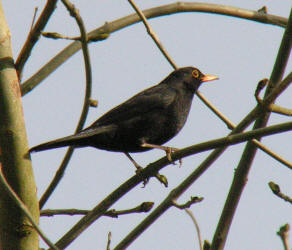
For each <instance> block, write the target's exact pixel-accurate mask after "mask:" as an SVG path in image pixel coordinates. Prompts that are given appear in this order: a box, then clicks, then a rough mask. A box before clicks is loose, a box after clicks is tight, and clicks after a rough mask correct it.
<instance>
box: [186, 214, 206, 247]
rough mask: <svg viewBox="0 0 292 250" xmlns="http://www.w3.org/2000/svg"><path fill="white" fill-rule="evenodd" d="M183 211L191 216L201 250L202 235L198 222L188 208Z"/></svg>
mask: <svg viewBox="0 0 292 250" xmlns="http://www.w3.org/2000/svg"><path fill="white" fill-rule="evenodd" d="M185 211H186V213H187V214H188V215H189V216H190V217H191V219H192V221H193V223H194V225H195V227H196V232H197V236H198V240H199V246H200V250H203V241H202V236H201V231H200V227H199V224H198V222H197V220H196V218H195V216H194V214H193V213H192V211H191V210H190V209H188V208H186V209H185Z"/></svg>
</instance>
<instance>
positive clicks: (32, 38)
mask: <svg viewBox="0 0 292 250" xmlns="http://www.w3.org/2000/svg"><path fill="white" fill-rule="evenodd" d="M56 3H57V0H48V1H47V4H46V6H45V8H44V10H43V11H42V13H41V15H40V17H39V18H38V20H37V22H36V24H35V25H34V27H33V29H32V30H31V31H30V32H29V34H28V37H27V39H26V42H25V43H24V45H23V47H22V49H21V51H20V53H19V55H18V58H17V59H16V62H15V68H16V70H17V71H18V75H19V76H20V75H21V72H22V71H23V67H24V65H25V63H26V62H27V60H28V58H29V56H30V53H31V51H32V50H33V48H34V46H35V45H36V43H37V42H38V40H39V38H40V35H41V32H42V30H43V29H44V28H45V27H46V25H47V23H48V21H49V19H50V17H51V15H52V14H53V12H54V10H55V8H56Z"/></svg>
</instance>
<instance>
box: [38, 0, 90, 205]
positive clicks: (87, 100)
mask: <svg viewBox="0 0 292 250" xmlns="http://www.w3.org/2000/svg"><path fill="white" fill-rule="evenodd" d="M62 2H63V3H64V5H65V6H66V7H67V9H68V11H69V12H70V14H71V15H72V16H73V17H74V18H75V20H76V22H77V24H78V27H79V29H80V33H81V47H82V52H83V58H84V64H85V75H86V89H85V96H84V102H83V108H82V112H81V115H80V118H79V122H78V125H77V127H76V130H75V133H78V132H79V131H80V130H81V129H82V127H83V126H84V123H85V120H86V118H87V114H88V111H89V107H90V96H91V88H92V73H91V65H90V57H89V52H88V45H87V33H86V30H85V26H84V23H83V21H82V18H81V17H80V15H79V13H78V11H77V10H76V9H75V7H74V6H73V5H72V4H71V3H70V2H69V1H66V0H62ZM73 152H74V148H73V147H69V149H68V150H67V152H66V154H65V156H64V159H63V161H62V163H61V165H60V167H59V168H58V171H57V173H56V174H55V176H54V178H53V180H52V182H51V183H50V185H49V187H48V188H47V189H46V191H45V193H44V194H43V195H42V197H41V199H40V202H39V205H40V208H42V207H43V206H44V204H45V203H46V201H47V200H48V199H49V197H50V195H51V194H52V193H53V191H54V190H55V188H56V187H57V185H58V184H59V182H60V181H61V179H62V177H63V175H64V172H65V170H66V168H67V166H68V163H69V161H70V159H71V156H72V154H73Z"/></svg>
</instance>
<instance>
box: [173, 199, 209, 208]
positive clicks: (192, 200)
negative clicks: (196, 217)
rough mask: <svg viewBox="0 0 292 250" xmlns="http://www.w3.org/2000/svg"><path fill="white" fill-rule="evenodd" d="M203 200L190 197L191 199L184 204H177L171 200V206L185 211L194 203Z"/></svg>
mask: <svg viewBox="0 0 292 250" xmlns="http://www.w3.org/2000/svg"><path fill="white" fill-rule="evenodd" d="M203 199H204V198H203V197H197V196H192V197H191V199H190V200H188V201H187V202H186V203H184V204H178V203H177V202H176V201H175V200H173V201H172V205H173V206H174V207H176V208H178V209H186V208H190V207H191V206H192V205H193V204H195V203H199V202H201V201H202V200H203Z"/></svg>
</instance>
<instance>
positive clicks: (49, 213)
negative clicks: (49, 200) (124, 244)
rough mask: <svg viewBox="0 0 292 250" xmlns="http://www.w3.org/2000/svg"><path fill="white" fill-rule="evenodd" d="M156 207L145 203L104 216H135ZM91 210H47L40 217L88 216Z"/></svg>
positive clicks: (111, 211)
mask: <svg viewBox="0 0 292 250" xmlns="http://www.w3.org/2000/svg"><path fill="white" fill-rule="evenodd" d="M153 205H154V202H150V201H149V202H143V203H141V204H140V205H139V206H137V207H134V208H129V209H124V210H115V209H111V210H108V211H106V212H105V213H104V214H103V215H104V216H108V217H112V218H118V216H119V215H126V214H133V213H147V212H149V211H150V210H151V209H152V207H153ZM89 212H90V210H83V209H45V210H41V211H40V216H55V215H86V214H88V213H89Z"/></svg>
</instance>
